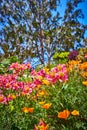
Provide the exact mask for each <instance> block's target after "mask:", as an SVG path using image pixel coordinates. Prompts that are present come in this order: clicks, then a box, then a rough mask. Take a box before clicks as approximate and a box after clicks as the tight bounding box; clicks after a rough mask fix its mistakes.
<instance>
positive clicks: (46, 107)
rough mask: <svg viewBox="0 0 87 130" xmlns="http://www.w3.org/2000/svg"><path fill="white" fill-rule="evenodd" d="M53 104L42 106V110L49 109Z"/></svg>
mask: <svg viewBox="0 0 87 130" xmlns="http://www.w3.org/2000/svg"><path fill="white" fill-rule="evenodd" d="M51 105H52V103H46V104H44V105H43V106H42V108H45V109H49V108H50V107H51Z"/></svg>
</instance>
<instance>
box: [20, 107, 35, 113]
mask: <svg viewBox="0 0 87 130" xmlns="http://www.w3.org/2000/svg"><path fill="white" fill-rule="evenodd" d="M22 111H23V112H25V113H28V112H30V113H32V112H33V111H34V108H27V107H24V108H22Z"/></svg>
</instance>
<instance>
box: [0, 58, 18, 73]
mask: <svg viewBox="0 0 87 130" xmlns="http://www.w3.org/2000/svg"><path fill="white" fill-rule="evenodd" d="M15 62H20V60H19V59H18V57H17V56H11V57H10V58H8V59H3V60H2V61H1V63H0V74H4V73H8V72H9V71H8V66H9V65H10V64H12V63H15Z"/></svg>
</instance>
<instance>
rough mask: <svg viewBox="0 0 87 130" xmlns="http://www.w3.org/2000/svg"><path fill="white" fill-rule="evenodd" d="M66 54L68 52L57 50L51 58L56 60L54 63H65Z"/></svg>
mask: <svg viewBox="0 0 87 130" xmlns="http://www.w3.org/2000/svg"><path fill="white" fill-rule="evenodd" d="M68 55H69V52H59V53H57V52H56V53H55V54H54V56H53V59H54V60H55V61H56V63H67V62H68Z"/></svg>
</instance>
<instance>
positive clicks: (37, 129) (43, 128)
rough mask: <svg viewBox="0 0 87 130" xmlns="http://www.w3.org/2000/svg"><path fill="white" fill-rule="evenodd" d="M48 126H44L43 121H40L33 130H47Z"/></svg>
mask: <svg viewBox="0 0 87 130" xmlns="http://www.w3.org/2000/svg"><path fill="white" fill-rule="evenodd" d="M48 128H49V124H46V123H45V121H44V120H43V119H41V120H40V122H39V124H38V125H35V127H34V130H48Z"/></svg>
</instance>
